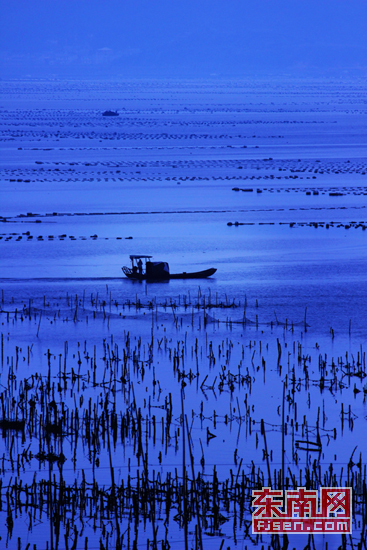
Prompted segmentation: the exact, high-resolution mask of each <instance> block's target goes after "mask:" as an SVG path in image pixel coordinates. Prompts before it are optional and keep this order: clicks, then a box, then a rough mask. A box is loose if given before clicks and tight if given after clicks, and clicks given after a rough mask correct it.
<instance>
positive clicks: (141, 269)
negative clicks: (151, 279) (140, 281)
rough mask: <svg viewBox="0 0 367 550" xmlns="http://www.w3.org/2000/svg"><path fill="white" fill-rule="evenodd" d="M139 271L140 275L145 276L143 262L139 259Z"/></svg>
mask: <svg viewBox="0 0 367 550" xmlns="http://www.w3.org/2000/svg"><path fill="white" fill-rule="evenodd" d="M138 270H139V275H142V274H143V262H142V261H141V258H139V261H138Z"/></svg>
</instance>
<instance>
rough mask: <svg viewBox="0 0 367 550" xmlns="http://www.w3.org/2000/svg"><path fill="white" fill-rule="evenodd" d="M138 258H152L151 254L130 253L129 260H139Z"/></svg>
mask: <svg viewBox="0 0 367 550" xmlns="http://www.w3.org/2000/svg"><path fill="white" fill-rule="evenodd" d="M139 258H145V259H146V258H153V256H144V255H139V254H130V260H139Z"/></svg>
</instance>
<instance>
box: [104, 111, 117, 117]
mask: <svg viewBox="0 0 367 550" xmlns="http://www.w3.org/2000/svg"><path fill="white" fill-rule="evenodd" d="M102 116H119V114H118V112H117V111H104V112H103V113H102Z"/></svg>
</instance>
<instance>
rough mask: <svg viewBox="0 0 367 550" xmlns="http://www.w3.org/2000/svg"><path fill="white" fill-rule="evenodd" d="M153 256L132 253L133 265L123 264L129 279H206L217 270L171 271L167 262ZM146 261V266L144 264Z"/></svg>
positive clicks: (123, 269)
mask: <svg viewBox="0 0 367 550" xmlns="http://www.w3.org/2000/svg"><path fill="white" fill-rule="evenodd" d="M152 258H153V256H145V255H138V254H132V255H130V260H131V267H127V266H123V267H122V271H123V272H124V274H125V275H126V277H128V278H129V279H134V280H136V281H167V280H169V279H206V278H207V277H210V276H211V275H213V274H214V273H215V272H216V271H217V270H216V269H215V268H214V267H211V268H210V269H204V270H203V271H194V272H191V273H187V272H186V271H183V272H182V273H170V270H169V265H168V263H167V262H153V261H152ZM143 262H144V266H143Z"/></svg>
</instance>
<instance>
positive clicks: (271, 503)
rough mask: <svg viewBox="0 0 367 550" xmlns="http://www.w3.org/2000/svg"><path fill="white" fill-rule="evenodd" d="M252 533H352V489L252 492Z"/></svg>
mask: <svg viewBox="0 0 367 550" xmlns="http://www.w3.org/2000/svg"><path fill="white" fill-rule="evenodd" d="M252 498H253V502H252V507H253V508H255V511H254V512H253V513H252V532H253V533H254V534H255V533H268V534H272V533H320V534H322V533H339V534H340V533H351V532H352V488H351V487H321V489H320V508H319V504H318V491H317V490H315V491H314V490H311V491H310V490H307V489H305V488H304V487H299V488H298V489H295V490H289V491H284V500H283V491H281V490H275V489H274V490H273V489H270V488H269V487H263V488H262V489H261V490H258V491H252Z"/></svg>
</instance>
